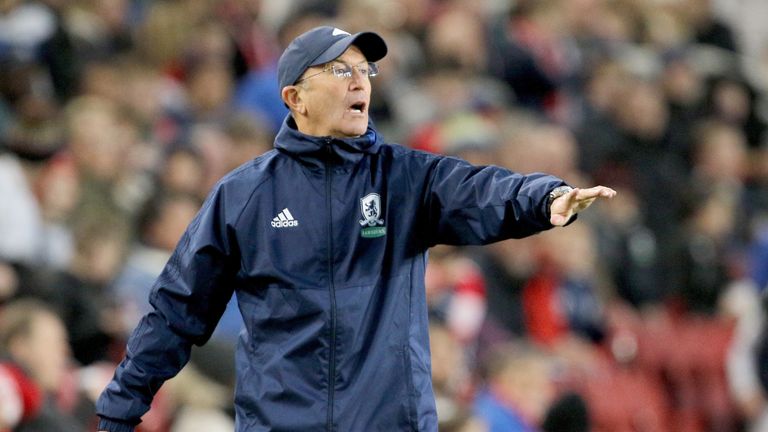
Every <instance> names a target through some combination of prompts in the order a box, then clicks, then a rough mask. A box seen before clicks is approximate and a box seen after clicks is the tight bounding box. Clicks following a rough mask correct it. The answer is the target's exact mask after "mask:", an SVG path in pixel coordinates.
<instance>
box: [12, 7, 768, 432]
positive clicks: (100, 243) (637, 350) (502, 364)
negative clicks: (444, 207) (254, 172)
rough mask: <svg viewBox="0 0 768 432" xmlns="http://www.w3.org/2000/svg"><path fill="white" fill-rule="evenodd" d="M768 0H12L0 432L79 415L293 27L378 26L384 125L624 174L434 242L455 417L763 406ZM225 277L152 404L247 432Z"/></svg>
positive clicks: (485, 160)
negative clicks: (534, 213) (575, 197)
mask: <svg viewBox="0 0 768 432" xmlns="http://www.w3.org/2000/svg"><path fill="white" fill-rule="evenodd" d="M767 19H768V2H766V1H765V0H483V1H479V0H354V1H353V0H336V1H319V0H318V1H312V0H291V1H280V2H277V1H272V2H267V1H260V0H218V1H214V0H155V1H152V0H41V1H23V0H0V353H2V354H0V431H5V430H9V431H84V430H85V431H89V430H94V429H95V417H94V414H93V412H94V411H93V403H94V400H95V398H96V397H97V396H98V394H99V393H100V391H101V389H102V388H103V387H104V385H105V384H106V382H107V381H108V380H109V379H110V377H111V374H112V371H113V370H114V367H115V365H116V362H117V361H119V360H120V358H121V356H122V354H123V349H124V343H125V339H126V337H127V335H128V333H129V332H130V331H131V330H132V328H133V326H134V325H135V324H136V323H137V321H138V318H139V317H140V316H141V315H142V314H143V313H144V312H145V311H146V310H147V309H148V307H149V305H148V304H147V295H148V291H149V289H150V286H151V284H152V281H153V279H154V278H155V277H156V276H157V275H158V274H159V272H160V269H161V268H162V266H163V265H164V264H165V261H166V260H167V259H168V257H169V256H170V253H171V251H172V250H173V248H174V247H175V244H176V242H177V240H178V239H179V237H180V236H181V233H182V232H183V230H184V228H185V227H186V225H187V224H188V222H189V221H190V220H191V218H192V217H193V216H194V215H195V213H196V212H197V209H198V208H199V206H200V204H201V200H202V199H203V198H204V197H205V196H206V194H207V193H208V191H209V190H210V188H211V187H212V185H213V184H214V183H215V182H216V181H217V180H218V179H219V178H220V177H221V176H222V175H223V174H224V173H226V172H228V171H229V170H231V169H232V168H234V167H237V166H238V165H240V164H242V163H244V162H246V161H248V160H250V159H252V158H253V157H255V156H257V155H259V154H261V153H263V152H265V151H268V150H269V149H270V148H271V147H272V140H273V138H274V135H275V133H276V131H277V129H278V128H279V126H280V123H281V121H282V119H283V118H284V116H285V114H286V109H285V107H284V106H283V104H282V102H281V101H280V98H279V92H278V89H277V80H276V62H277V58H278V56H279V54H280V53H281V51H282V49H283V48H284V47H285V46H286V45H287V43H288V42H289V41H290V40H291V39H293V38H294V37H295V36H297V35H298V34H300V33H301V32H303V31H305V30H307V29H309V28H311V27H313V26H316V25H321V24H331V25H336V26H338V27H341V28H343V29H346V30H348V31H351V32H355V31H361V30H374V31H377V32H379V33H380V34H382V36H383V37H384V38H385V39H386V41H387V43H388V45H389V49H390V51H389V54H388V56H387V57H386V58H385V59H383V60H382V61H381V63H380V67H381V73H380V75H379V76H377V77H375V78H374V80H375V81H374V82H373V97H372V99H373V101H372V106H371V116H372V119H373V121H374V122H375V123H376V125H377V127H378V128H379V129H380V130H381V131H382V132H383V134H384V136H385V137H386V138H387V139H388V141H390V142H399V143H402V144H403V145H406V146H409V147H413V148H417V149H422V150H426V151H430V152H436V153H442V154H448V155H456V156H460V157H462V158H465V159H467V160H469V161H471V162H473V163H477V164H490V163H493V164H498V165H502V166H506V167H508V168H511V169H513V170H517V171H520V172H533V171H545V172H549V173H552V174H555V175H558V176H560V177H562V178H564V179H566V180H567V181H568V182H569V183H571V184H572V185H574V186H591V185H593V184H604V185H608V186H611V187H613V188H615V189H616V190H617V191H618V192H619V194H618V196H617V197H616V198H615V199H613V200H611V201H609V202H600V203H598V204H596V205H595V206H593V207H592V208H590V210H589V211H588V212H586V213H584V214H582V215H580V217H579V222H578V223H575V224H573V225H571V226H569V227H568V228H566V229H557V230H554V231H550V232H547V233H544V234H542V235H537V236H534V237H532V238H528V239H524V240H514V241H505V242H501V243H497V244H494V245H491V246H487V247H482V248H475V247H473V248H454V247H437V248H435V249H433V250H432V251H431V253H430V263H429V268H428V274H427V294H428V298H429V303H430V318H431V334H432V358H433V363H432V368H433V375H434V387H435V392H436V395H437V408H438V415H439V417H440V423H441V431H448V432H451V431H464V432H470V431H472V432H480V431H489V432H497V431H512V432H514V431H534V430H544V431H587V430H591V431H597V432H602V431H606V432H608V431H611V432H614V431H638V432H640V431H679V432H695V431H724V432H727V431H748V432H752V431H768V403H767V402H766V395H767V394H768V393H766V390H767V389H768V386H767V384H768V342H766V341H767V340H768V339H767V338H766V337H765V335H764V333H765V327H766V319H765V313H764V301H763V294H762V293H763V291H764V290H765V288H766V285H767V284H768V134H767V133H766V123H767V122H768V27H766V26H765V22H766V20H767ZM240 326H241V318H240V317H239V313H238V312H237V310H236V308H235V307H234V306H233V305H232V304H231V305H230V307H229V308H228V310H227V312H226V313H225V316H224V318H223V320H222V322H221V323H220V325H219V327H218V328H217V331H216V333H215V334H214V337H213V339H212V340H211V342H209V344H207V345H206V346H205V347H203V348H202V349H198V350H195V351H194V354H193V359H192V362H191V363H190V365H189V366H188V367H187V368H185V369H184V371H182V373H181V374H180V375H179V376H178V377H177V378H174V379H173V380H171V381H169V382H168V383H167V384H166V385H165V386H164V387H163V388H162V390H161V391H160V393H159V395H158V397H157V398H156V400H155V401H154V405H153V409H152V410H151V411H150V413H149V414H148V415H147V416H146V417H145V418H144V422H143V423H142V425H141V427H140V430H141V431H142V432H166V431H167V432H190V431H192V432H194V431H207V432H216V431H232V430H233V419H232V415H233V413H232V407H231V406H232V386H233V383H234V370H233V364H232V358H233V346H234V340H235V337H236V335H237V333H238V331H239V329H240Z"/></svg>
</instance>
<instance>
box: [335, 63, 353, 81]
mask: <svg viewBox="0 0 768 432" xmlns="http://www.w3.org/2000/svg"><path fill="white" fill-rule="evenodd" d="M331 71H332V72H333V76H335V77H336V78H349V77H351V76H352V68H351V67H350V66H347V65H344V64H335V65H333V66H331Z"/></svg>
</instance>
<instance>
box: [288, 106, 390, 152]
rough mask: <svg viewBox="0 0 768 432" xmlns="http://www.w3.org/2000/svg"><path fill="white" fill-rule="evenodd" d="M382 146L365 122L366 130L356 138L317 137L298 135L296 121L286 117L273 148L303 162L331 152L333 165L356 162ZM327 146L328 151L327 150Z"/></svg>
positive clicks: (370, 124)
mask: <svg viewBox="0 0 768 432" xmlns="http://www.w3.org/2000/svg"><path fill="white" fill-rule="evenodd" d="M380 146H381V143H380V138H379V134H378V133H377V132H376V129H374V127H373V123H372V122H371V121H370V119H369V120H368V130H366V132H365V134H364V135H361V136H359V137H355V138H332V137H317V136H312V135H307V134H305V133H302V132H300V131H299V130H298V129H297V128H296V122H295V120H294V119H293V117H292V116H291V115H290V114H288V115H287V116H286V117H285V120H284V121H283V126H282V127H281V128H280V131H279V132H278V133H277V136H276V137H275V148H276V149H278V150H281V151H284V152H287V153H290V154H291V155H294V156H296V157H298V158H300V159H302V160H306V159H317V158H323V157H324V156H327V155H328V154H329V153H332V154H333V155H334V156H335V157H334V162H336V163H342V164H343V163H345V162H357V161H358V160H360V159H361V158H362V157H363V155H364V154H366V153H368V154H374V153H377V152H378V151H379V147H380ZM329 147H330V152H329V150H328V148H329Z"/></svg>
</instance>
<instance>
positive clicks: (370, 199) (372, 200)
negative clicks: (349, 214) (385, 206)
mask: <svg viewBox="0 0 768 432" xmlns="http://www.w3.org/2000/svg"><path fill="white" fill-rule="evenodd" d="M360 213H361V214H362V215H363V218H362V219H360V221H359V222H360V226H362V227H363V229H362V231H361V232H360V235H362V236H363V237H366V238H373V237H381V236H383V235H385V234H386V232H387V228H386V227H385V226H384V220H383V219H382V218H381V197H380V196H379V194H377V193H369V194H368V195H366V196H364V197H363V198H360Z"/></svg>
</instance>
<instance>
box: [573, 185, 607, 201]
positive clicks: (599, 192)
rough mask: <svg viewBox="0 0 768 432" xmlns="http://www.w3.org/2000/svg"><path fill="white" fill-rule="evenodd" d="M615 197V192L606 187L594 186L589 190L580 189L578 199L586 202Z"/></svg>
mask: <svg viewBox="0 0 768 432" xmlns="http://www.w3.org/2000/svg"><path fill="white" fill-rule="evenodd" d="M614 196H616V191H615V190H613V189H611V188H609V187H606V186H594V187H591V188H587V189H580V193H579V197H578V199H579V200H584V199H589V198H597V197H603V198H613V197H614Z"/></svg>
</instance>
